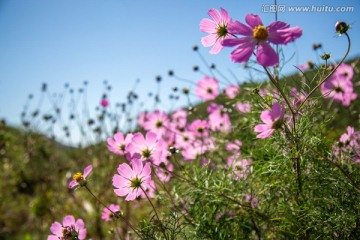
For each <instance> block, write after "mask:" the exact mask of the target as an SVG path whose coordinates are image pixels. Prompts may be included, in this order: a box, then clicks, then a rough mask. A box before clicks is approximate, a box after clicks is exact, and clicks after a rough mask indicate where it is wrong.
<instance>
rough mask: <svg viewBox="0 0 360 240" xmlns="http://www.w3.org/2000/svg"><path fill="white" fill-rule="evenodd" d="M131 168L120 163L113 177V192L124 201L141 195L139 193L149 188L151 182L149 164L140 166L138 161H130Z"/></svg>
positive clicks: (140, 163)
mask: <svg viewBox="0 0 360 240" xmlns="http://www.w3.org/2000/svg"><path fill="white" fill-rule="evenodd" d="M131 164H132V168H131V167H130V166H129V165H128V164H126V163H122V164H120V165H119V167H118V169H117V170H118V173H119V174H115V175H114V176H113V179H112V182H113V186H114V187H115V188H116V189H114V192H115V193H116V194H117V195H118V196H126V198H125V200H126V201H132V200H134V199H135V198H137V197H138V196H140V195H141V192H142V191H143V190H144V189H146V188H148V187H149V184H150V181H151V168H150V163H146V164H145V165H143V164H142V162H141V160H140V159H136V158H134V159H132V160H131Z"/></svg>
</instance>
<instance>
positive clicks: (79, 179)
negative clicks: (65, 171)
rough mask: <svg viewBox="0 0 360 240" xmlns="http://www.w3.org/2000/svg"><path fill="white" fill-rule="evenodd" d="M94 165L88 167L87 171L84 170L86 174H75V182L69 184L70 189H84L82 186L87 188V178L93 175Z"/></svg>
mask: <svg viewBox="0 0 360 240" xmlns="http://www.w3.org/2000/svg"><path fill="white" fill-rule="evenodd" d="M92 169H93V168H92V165H89V166H87V167H86V168H85V169H84V173H83V174H82V173H80V172H78V173H75V174H74V176H73V180H72V181H71V182H70V183H69V188H70V189H73V188H76V187H78V186H79V187H82V186H85V185H86V178H87V176H89V174H90V173H91V171H92Z"/></svg>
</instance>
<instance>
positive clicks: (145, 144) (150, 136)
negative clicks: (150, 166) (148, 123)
mask: <svg viewBox="0 0 360 240" xmlns="http://www.w3.org/2000/svg"><path fill="white" fill-rule="evenodd" d="M158 142H159V139H158V136H157V134H156V133H153V132H147V133H146V136H145V137H144V135H142V133H135V134H134V136H133V138H132V140H131V143H129V144H128V145H127V146H126V148H125V150H126V151H127V152H129V153H130V155H131V156H132V157H137V156H139V157H140V159H141V160H142V161H146V160H150V161H152V160H153V157H154V154H155V152H156V151H157V150H159V149H157V144H158ZM135 155H137V156H135Z"/></svg>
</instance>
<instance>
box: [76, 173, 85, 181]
mask: <svg viewBox="0 0 360 240" xmlns="http://www.w3.org/2000/svg"><path fill="white" fill-rule="evenodd" d="M73 179H74V180H75V181H76V182H80V181H81V180H83V179H84V176H83V175H82V173H79V172H78V173H75V174H74V176H73Z"/></svg>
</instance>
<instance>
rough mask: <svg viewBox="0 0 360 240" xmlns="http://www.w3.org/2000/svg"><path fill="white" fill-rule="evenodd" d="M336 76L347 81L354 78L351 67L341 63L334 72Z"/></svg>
mask: <svg viewBox="0 0 360 240" xmlns="http://www.w3.org/2000/svg"><path fill="white" fill-rule="evenodd" d="M335 74H336V75H340V76H344V77H345V78H347V79H348V80H351V79H352V78H353V76H354V69H353V67H352V66H350V65H348V64H345V63H342V64H341V65H340V66H339V67H338V68H337V69H336V71H335Z"/></svg>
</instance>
